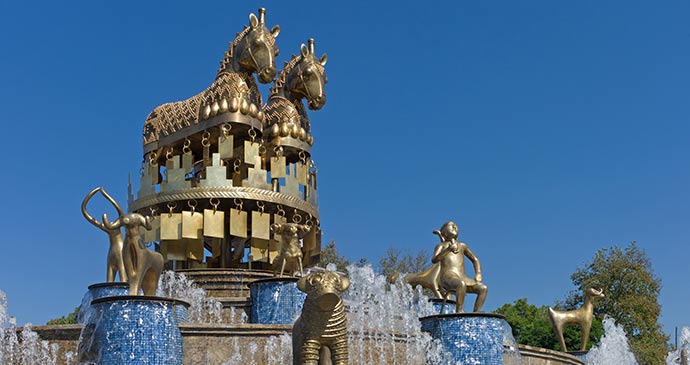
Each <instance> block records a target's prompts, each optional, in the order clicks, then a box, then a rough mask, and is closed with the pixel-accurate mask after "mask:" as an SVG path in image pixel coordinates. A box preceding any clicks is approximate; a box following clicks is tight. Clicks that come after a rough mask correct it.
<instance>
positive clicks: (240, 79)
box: [144, 8, 280, 145]
mask: <svg viewBox="0 0 690 365" xmlns="http://www.w3.org/2000/svg"><path fill="white" fill-rule="evenodd" d="M265 14H266V9H263V8H261V9H259V17H258V18H257V17H256V16H255V15H254V14H250V15H249V26H248V27H247V26H245V28H244V30H243V31H242V32H240V33H238V34H237V37H236V38H235V40H234V41H233V42H231V43H230V45H229V47H228V50H227V52H225V58H224V59H223V61H221V64H220V68H219V69H218V73H217V75H216V80H215V81H214V82H213V83H212V84H211V85H210V86H209V87H208V88H206V90H204V91H202V92H200V93H199V94H197V95H195V96H193V97H191V98H189V99H187V100H183V101H178V102H174V103H167V104H163V105H160V106H158V107H156V108H155V109H153V111H152V112H151V113H150V114H149V116H148V117H147V118H146V123H145V124H144V145H147V144H149V143H153V142H157V141H158V140H159V139H161V138H163V137H166V136H169V135H172V134H173V133H175V132H177V131H179V130H181V129H183V128H185V127H191V126H193V125H196V124H198V123H200V122H202V121H204V120H206V119H209V118H212V117H215V116H217V115H221V114H224V113H238V112H239V113H240V114H242V115H247V116H250V117H252V118H256V119H258V120H259V121H261V120H263V118H264V117H263V112H262V111H261V105H262V102H261V94H260V93H259V89H258V87H257V85H256V81H255V80H254V77H253V76H252V74H253V73H257V75H258V76H259V81H260V82H261V83H269V82H271V81H273V77H274V76H275V74H276V65H275V56H276V55H277V54H278V48H276V45H275V37H277V36H278V34H279V33H280V27H278V26H277V25H276V26H274V27H273V29H271V30H270V31H269V30H268V29H267V28H266V23H265Z"/></svg>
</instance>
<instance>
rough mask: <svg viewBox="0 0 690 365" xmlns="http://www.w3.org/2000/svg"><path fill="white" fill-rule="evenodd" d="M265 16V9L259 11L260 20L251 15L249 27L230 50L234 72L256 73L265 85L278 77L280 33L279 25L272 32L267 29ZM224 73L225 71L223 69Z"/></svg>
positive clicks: (240, 34)
mask: <svg viewBox="0 0 690 365" xmlns="http://www.w3.org/2000/svg"><path fill="white" fill-rule="evenodd" d="M265 14H266V9H264V8H261V9H259V18H258V19H257V17H256V16H255V15H254V14H249V27H246V26H245V28H244V30H243V31H242V32H240V33H239V35H238V39H236V40H235V42H232V43H231V44H230V49H229V50H228V53H229V54H230V55H232V68H233V70H235V71H240V72H247V73H254V72H256V73H257V75H258V77H259V82H261V83H264V84H266V83H269V82H271V81H273V77H275V75H276V56H277V55H278V48H277V47H276V44H275V38H276V37H277V36H278V33H280V27H279V26H277V25H276V26H274V27H273V29H271V30H270V31H269V30H268V28H266V22H265V20H264V16H265ZM222 71H224V70H223V69H221V72H222ZM219 73H220V72H219Z"/></svg>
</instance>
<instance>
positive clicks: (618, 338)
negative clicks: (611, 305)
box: [585, 317, 637, 365]
mask: <svg viewBox="0 0 690 365" xmlns="http://www.w3.org/2000/svg"><path fill="white" fill-rule="evenodd" d="M603 324H604V336H603V337H602V338H601V341H600V342H599V346H595V347H593V348H592V349H591V350H589V353H588V354H587V356H586V358H585V364H587V365H611V364H618V365H637V360H635V355H633V353H632V351H630V344H628V337H627V336H626V335H625V330H624V329H623V326H620V325H617V324H616V322H615V321H614V320H613V318H611V317H606V318H604V322H603Z"/></svg>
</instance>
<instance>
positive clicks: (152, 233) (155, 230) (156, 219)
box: [142, 216, 161, 243]
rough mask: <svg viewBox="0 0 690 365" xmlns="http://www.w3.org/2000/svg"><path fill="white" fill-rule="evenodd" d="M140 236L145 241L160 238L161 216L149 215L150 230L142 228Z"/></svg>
mask: <svg viewBox="0 0 690 365" xmlns="http://www.w3.org/2000/svg"><path fill="white" fill-rule="evenodd" d="M142 231H143V232H142V236H143V240H144V242H145V243H148V242H158V241H160V240H161V218H160V216H152V217H151V230H148V229H142Z"/></svg>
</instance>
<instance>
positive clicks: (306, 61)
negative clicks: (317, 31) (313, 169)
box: [263, 38, 328, 146]
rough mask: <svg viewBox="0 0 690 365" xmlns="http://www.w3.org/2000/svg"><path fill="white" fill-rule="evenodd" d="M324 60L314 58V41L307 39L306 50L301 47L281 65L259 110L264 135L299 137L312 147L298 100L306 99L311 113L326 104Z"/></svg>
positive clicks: (310, 137) (306, 119)
mask: <svg viewBox="0 0 690 365" xmlns="http://www.w3.org/2000/svg"><path fill="white" fill-rule="evenodd" d="M327 60H328V57H327V56H326V54H324V55H323V56H321V58H318V59H317V58H316V54H315V53H314V39H313V38H310V39H309V47H307V46H305V45H304V44H302V47H301V52H300V55H299V56H295V55H293V56H292V58H291V59H290V61H288V62H285V66H284V67H283V70H282V71H280V73H279V74H278V77H277V78H276V81H275V82H274V84H273V87H271V93H270V95H269V96H268V102H267V103H266V106H264V108H263V112H264V115H265V116H266V117H265V118H266V123H265V126H266V129H267V130H268V133H266V132H264V134H266V135H269V136H270V137H273V138H278V137H283V138H285V137H292V138H299V139H300V140H301V141H303V142H306V143H308V144H309V145H310V146H311V145H313V144H314V137H313V136H312V135H311V125H310V123H309V117H308V116H307V112H306V110H305V109H304V104H303V103H302V99H306V100H307V106H308V107H309V109H311V110H319V109H321V108H322V107H323V106H324V104H325V103H326V93H325V85H326V83H327V82H328V79H327V78H326V74H325V70H324V66H325V65H326V61H327Z"/></svg>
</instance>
